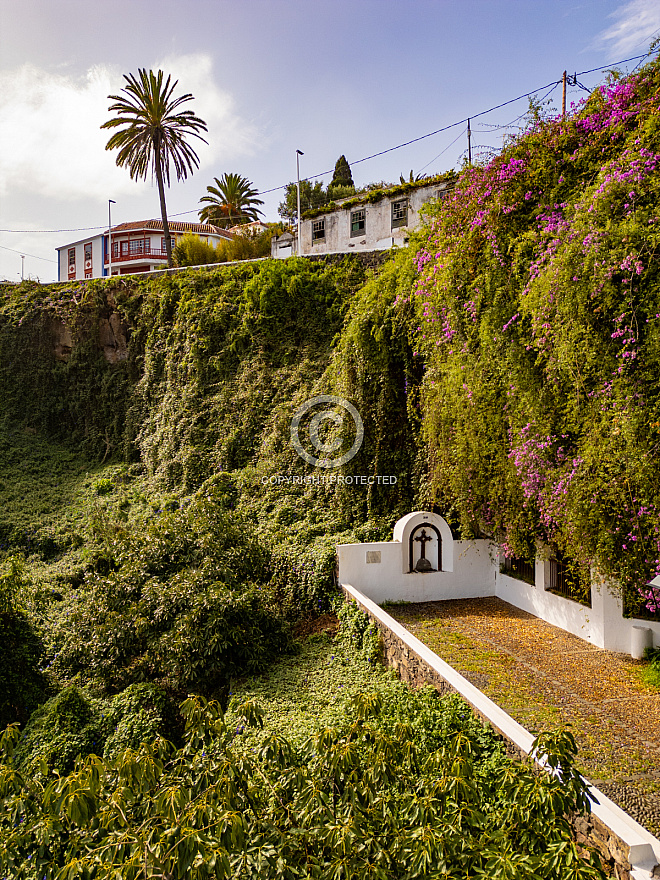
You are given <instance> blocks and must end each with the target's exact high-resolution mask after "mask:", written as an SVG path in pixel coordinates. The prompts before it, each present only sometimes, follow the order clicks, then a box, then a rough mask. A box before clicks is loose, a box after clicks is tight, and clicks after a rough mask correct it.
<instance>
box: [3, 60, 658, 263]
mask: <svg viewBox="0 0 660 880" xmlns="http://www.w3.org/2000/svg"><path fill="white" fill-rule="evenodd" d="M649 54H650V53H649V52H645V53H644V54H643V55H634V56H633V57H632V58H624V59H623V60H622V61H614V62H612V63H611V64H605V65H603V66H602V67H592V68H591V70H581V71H579V72H577V73H575V74H574V77H578V76H584V75H586V74H588V73H596V72H598V71H601V70H611V69H612V67H613V66H615V65H617V64H627V63H628V62H629V61H638V60H639V59H640V58H648V56H649ZM638 66H639V65H638ZM560 82H561V80H560V79H559V80H553V82H551V83H546V84H545V85H544V86H539V87H538V88H537V89H532V91H531V92H525V94H524V95H518V97H517V98H511V99H510V100H508V101H503V102H502V103H501V104H496V105H495V106H494V107H489V108H488V110H482V111H481V112H480V113H473V114H472V115H471V116H469V117H468V116H466V117H465V118H464V119H459V120H458V122H452V123H451V124H450V125H445V126H443V127H442V128H437V129H436V130H435V131H430V132H428V134H422V135H420V136H419V137H416V138H412V139H411V140H409V141H405V142H404V143H402V144H397V145H396V146H394V147H388V148H387V149H386V150H380V151H379V152H377V153H372V154H371V155H370V156H364V157H363V158H362V159H354V160H353V161H352V162H350V163H349V164H350V165H351V166H353V165H360V164H361V163H362V162H368V161H370V160H371V159H377V158H378V157H379V156H384V155H386V154H387V153H393V152H394V151H395V150H401V149H403V147H409V146H410V145H411V144H416V143H419V141H423V140H426V139H427V138H430V137H435V135H436V134H442V132H445V131H450V130H451V129H452V128H456V126H457V125H464V124H465V123H466V122H467V121H468V119H478V118H479V117H480V116H486V115H487V114H488V113H492V112H493V111H495V110H501V109H502V107H508V106H509V105H510V104H515V103H516V101H521V100H522V99H523V98H529V97H531V95H535V94H536V93H537V92H540V91H542V89H547V88H549V89H550V90H551V91H554V89H555V88H556V87H557V86H558V85H559V83H560ZM580 85H581V84H580ZM581 87H582V88H585V87H584V86H581ZM522 115H523V116H524V114H522ZM521 118H522V116H519V117H518V119H521ZM515 121H517V120H514V122H515ZM510 124H513V123H510ZM450 146H451V144H450ZM440 155H442V153H440V154H438V156H437V157H436V158H438V157H439V156H440ZM434 161H435V159H432V160H431V162H434ZM428 164H429V165H430V164H431V163H430V162H429V163H428ZM424 167H426V166H424ZM332 173H333V169H332V168H329V169H328V170H327V171H321V172H318V173H317V174H310V175H309V176H308V177H305V178H304V179H305V180H311V179H312V178H317V177H325V175H326V174H332ZM287 186H289V184H288V183H283V184H281V185H280V186H274V187H271V189H263V190H260V192H259V195H267V194H268V193H273V192H278V191H279V190H282V189H286V188H287ZM199 210H200V209H199V208H194V209H192V210H191V211H178V212H177V213H176V214H170V215H169V216H170V217H182V216H184V215H185V214H198V213H199ZM98 229H107V226H81V227H78V228H77V229H0V232H19V233H28V232H39V233H55V232H58V233H59V232H95V231H96V230H98ZM38 259H42V258H41V257H39V258H38ZM53 262H54V261H53Z"/></svg>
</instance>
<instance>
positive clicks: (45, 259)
mask: <svg viewBox="0 0 660 880" xmlns="http://www.w3.org/2000/svg"><path fill="white" fill-rule="evenodd" d="M0 248H2V250H3V251H13V253H15V254H20V255H21V256H22V257H31V258H32V259H33V260H44V261H45V262H46V263H57V260H49V259H48V257H38V256H37V255H36V254H26V253H25V251H17V250H16V249H15V248H10V247H5V246H4V245H3V244H0Z"/></svg>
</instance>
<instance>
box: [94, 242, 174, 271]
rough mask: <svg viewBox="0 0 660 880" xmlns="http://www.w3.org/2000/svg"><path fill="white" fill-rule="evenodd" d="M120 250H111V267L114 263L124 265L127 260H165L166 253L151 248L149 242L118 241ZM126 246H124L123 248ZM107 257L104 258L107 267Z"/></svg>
mask: <svg viewBox="0 0 660 880" xmlns="http://www.w3.org/2000/svg"><path fill="white" fill-rule="evenodd" d="M119 244H120V245H121V247H120V248H117V249H115V247H114V245H113V248H112V251H113V253H112V265H113V266H114V265H115V263H125V262H127V261H128V260H132V261H135V260H139V261H141V262H143V261H144V260H166V259H167V251H165V250H164V249H162V248H156V247H151V242H148V241H147V242H142V241H139V240H138V241H127V242H123V241H120V242H119ZM124 245H126V246H124ZM108 262H109V261H108V255H107V254H106V256H105V265H106V266H107V265H108Z"/></svg>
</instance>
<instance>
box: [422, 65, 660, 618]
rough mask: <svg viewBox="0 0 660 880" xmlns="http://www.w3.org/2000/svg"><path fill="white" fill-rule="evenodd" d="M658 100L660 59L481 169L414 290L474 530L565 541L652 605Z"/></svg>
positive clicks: (461, 504)
mask: <svg viewBox="0 0 660 880" xmlns="http://www.w3.org/2000/svg"><path fill="white" fill-rule="evenodd" d="M659 99H660V66H659V64H658V61H657V60H655V61H652V62H650V63H649V64H647V65H646V66H645V67H644V68H643V69H642V70H640V71H639V72H638V73H636V74H634V75H632V76H629V77H627V78H623V79H617V78H615V77H611V78H610V80H609V81H608V82H607V83H606V84H604V85H603V86H601V87H600V88H598V89H596V90H595V91H594V92H593V93H592V94H591V95H590V96H589V97H588V99H586V101H584V102H582V103H581V104H580V105H579V106H577V107H574V108H573V111H572V112H571V113H570V114H568V115H567V116H566V117H565V118H561V117H558V118H556V119H551V120H545V121H538V120H537V121H535V122H532V123H530V126H529V128H528V129H527V130H526V131H525V132H524V133H523V134H522V135H521V136H520V137H519V138H517V139H515V140H513V141H512V142H510V143H509V144H508V145H507V146H506V147H505V148H504V149H503V151H502V152H501V153H500V154H499V155H498V156H497V157H495V158H494V159H492V161H490V162H489V163H488V164H486V165H483V166H479V167H470V168H467V169H465V170H464V171H463V173H462V174H461V175H460V177H459V179H458V182H457V184H456V187H455V189H454V190H453V193H452V194H451V196H450V197H448V198H446V199H445V200H444V201H442V202H441V203H439V204H437V205H434V206H432V207H431V208H429V210H428V212H427V217H426V225H425V227H424V228H423V230H422V231H421V232H420V233H419V234H418V235H417V238H416V247H417V255H416V259H415V266H416V270H417V279H416V282H415V284H414V286H413V288H412V299H413V301H415V302H416V304H417V315H418V319H417V322H416V325H415V326H416V331H415V333H414V336H415V341H414V347H415V350H416V352H417V353H418V356H419V357H420V358H422V359H423V360H424V362H425V364H426V378H425V403H424V408H425V415H424V418H425V429H426V437H427V440H428V442H429V446H430V455H431V459H430V460H431V468H432V472H433V481H434V486H435V497H436V499H437V500H438V503H439V504H442V506H443V509H449V510H451V513H452V515H453V516H454V518H455V519H456V521H457V522H460V526H461V529H462V531H463V533H464V534H472V535H474V534H490V535H494V536H496V537H497V538H499V540H500V541H502V542H505V544H506V546H507V547H508V548H509V550H510V552H515V553H517V554H520V555H525V556H529V555H530V554H531V552H532V549H533V548H534V546H535V545H537V546H538V544H539V542H541V543H543V544H544V545H546V546H550V547H554V548H555V549H557V550H560V551H561V552H563V553H564V554H566V555H567V557H569V558H570V559H572V560H573V562H574V563H575V564H576V565H577V566H579V567H582V568H583V569H586V568H587V567H588V566H594V567H596V568H597V569H598V570H599V571H600V572H601V573H602V574H603V575H605V576H610V577H616V578H618V579H619V580H620V581H621V582H622V583H623V584H624V585H626V586H627V587H633V588H634V590H633V593H631V594H630V595H637V597H638V598H639V596H640V595H643V596H644V600H645V601H646V602H647V605H648V607H649V609H650V610H652V607H655V605H656V604H657V602H658V596H657V593H656V592H655V591H654V590H652V589H651V590H649V588H648V587H645V583H646V582H647V581H648V579H649V578H650V577H652V576H653V575H654V574H655V573H657V572H658V571H660V475H659V473H658V448H659V446H658V445H659V443H660V390H659V388H658V382H657V378H658V375H659V367H660V363H659V360H660V277H659V273H658V267H657V264H656V254H657V246H658V241H659V236H660V208H659V207H658V189H659V186H660V113H659ZM635 591H639V592H635Z"/></svg>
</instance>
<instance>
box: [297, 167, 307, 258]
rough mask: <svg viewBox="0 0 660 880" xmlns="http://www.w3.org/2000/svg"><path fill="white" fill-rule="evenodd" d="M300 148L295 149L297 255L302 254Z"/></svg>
mask: <svg viewBox="0 0 660 880" xmlns="http://www.w3.org/2000/svg"><path fill="white" fill-rule="evenodd" d="M304 155H305V154H304V153H303V151H302V150H296V178H297V180H298V191H297V196H298V256H300V255H301V254H302V242H301V240H300V157H301V156H304Z"/></svg>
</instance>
